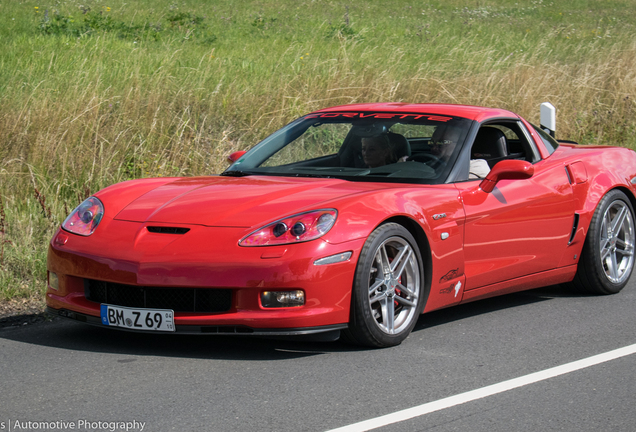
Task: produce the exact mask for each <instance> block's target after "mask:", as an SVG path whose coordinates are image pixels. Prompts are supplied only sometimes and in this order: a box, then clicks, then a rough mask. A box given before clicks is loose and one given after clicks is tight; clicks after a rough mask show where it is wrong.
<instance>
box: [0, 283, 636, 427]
mask: <svg viewBox="0 0 636 432" xmlns="http://www.w3.org/2000/svg"><path fill="white" fill-rule="evenodd" d="M634 280H636V278H632V282H630V284H629V285H628V286H627V287H626V288H625V289H624V290H623V292H621V293H620V294H618V295H614V296H602V297H594V296H582V295H576V294H572V293H570V292H569V291H567V290H565V289H563V288H561V287H549V288H544V289H540V290H533V291H528V292H525V293H519V294H513V295H508V296H504V297H499V298H495V299H489V300H483V301H480V302H475V303H471V304H467V305H463V306H459V307H455V308H451V309H447V310H443V311H438V312H434V313H431V314H428V315H424V316H422V317H421V318H420V320H419V322H418V325H417V327H416V329H415V331H414V332H413V333H412V334H411V336H410V337H409V338H408V339H407V340H406V341H405V342H404V343H403V344H402V345H400V346H398V347H394V348H390V349H383V350H365V349H359V348H356V347H352V346H349V345H346V344H345V343H342V342H334V343H322V342H321V343H318V342H307V341H293V340H264V339H255V338H246V337H215V336H185V337H184V336H179V337H176V336H174V335H154V334H138V333H127V332H119V331H112V330H106V329H101V328H96V327H91V326H87V325H83V324H80V323H75V322H71V321H62V320H56V321H53V322H48V323H38V324H32V325H27V326H23V327H21V328H5V329H0V365H1V368H2V369H1V370H2V375H1V378H0V431H2V430H11V431H13V430H16V431H17V430H71V429H70V426H72V425H74V426H75V430H91V431H97V430H111V431H114V430H126V429H125V428H122V427H125V426H124V425H120V424H117V423H111V422H133V421H137V422H139V423H143V424H144V426H143V430H144V431H149V432H154V431H172V430H175V431H326V430H329V429H334V428H339V427H343V426H347V425H351V424H353V423H356V422H360V421H363V420H368V419H372V418H376V417H378V416H381V415H385V414H391V413H394V412H396V411H400V410H403V409H406V408H410V407H414V406H419V405H422V404H425V403H429V402H433V401H437V400H439V399H442V398H446V397H449V396H453V395H457V394H461V393H464V392H468V391H471V390H475V389H480V388H483V387H485V386H489V385H492V384H497V383H500V382H502V381H506V380H510V379H513V378H517V377H520V376H524V375H527V374H531V373H534V372H539V371H542V370H545V369H548V368H552V367H555V366H559V365H563V364H567V363H570V362H574V361H576V360H580V359H584V358H587V357H590V356H594V355H597V354H601V353H604V352H607V351H611V350H615V349H617V348H621V347H625V346H630V345H633V344H635V343H636V313H635V311H636V283H634ZM635 370H636V354H634V355H626V356H624V357H621V358H618V359H615V360H611V361H608V362H605V363H601V364H598V365H596V366H591V367H587V368H584V369H581V370H578V371H574V372H571V373H567V374H564V375H560V376H557V377H554V378H551V379H546V380H543V381H540V382H536V383H534V384H529V385H525V386H522V387H519V388H516V389H513V390H509V391H505V392H502V393H498V394H495V395H492V396H487V397H483V398H479V399H477V400H474V401H470V402H467V403H463V404H459V405H456V406H453V407H450V408H446V409H442V410H439V411H435V412H432V413H430V414H425V415H422V416H417V417H415V418H412V419H409V420H405V421H401V422H398V423H393V424H390V425H388V426H384V427H381V428H379V429H375V430H378V431H382V432H386V431H435V432H440V431H487V432H496V431H506V432H509V431H553V430H559V431H576V432H581V431H600V430H603V431H606V430H610V431H629V432H632V431H634V430H636V376H635V373H634V371H635ZM100 421H101V422H106V423H102V424H99V423H98V422H100ZM16 422H18V424H16ZM27 422H48V423H49V424H46V425H42V424H39V423H32V424H30V425H29V424H28V423H27ZM52 422H66V423H67V424H66V425H64V424H61V423H56V424H53V423H52ZM16 426H19V428H16ZM43 426H44V427H43ZM82 426H83V428H82ZM78 427H79V429H78ZM133 427H135V428H134V429H133V428H130V429H128V430H141V426H140V424H137V425H133Z"/></svg>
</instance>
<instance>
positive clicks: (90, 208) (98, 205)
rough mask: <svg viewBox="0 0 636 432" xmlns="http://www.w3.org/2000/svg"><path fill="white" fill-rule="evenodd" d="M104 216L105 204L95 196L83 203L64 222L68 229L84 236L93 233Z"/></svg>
mask: <svg viewBox="0 0 636 432" xmlns="http://www.w3.org/2000/svg"><path fill="white" fill-rule="evenodd" d="M103 216H104V205H103V204H102V202H101V201H100V200H98V199H97V198H95V197H90V198H88V199H86V200H85V201H84V202H83V203H81V204H80V205H79V206H77V208H76V209H75V210H73V211H72V212H71V214H70V215H69V216H68V217H67V218H66V220H65V221H64V223H63V224H62V228H63V229H65V230H66V231H69V232H72V233H74V234H79V235H82V236H89V235H91V234H93V231H95V228H97V225H99V222H100V221H101V220H102V217H103Z"/></svg>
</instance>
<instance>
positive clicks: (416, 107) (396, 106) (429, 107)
mask: <svg viewBox="0 0 636 432" xmlns="http://www.w3.org/2000/svg"><path fill="white" fill-rule="evenodd" d="M334 111H347V112H351V111H381V112H405V113H406V112H408V113H422V114H425V113H426V114H439V115H447V116H456V117H463V118H467V119H470V120H476V121H478V122H481V121H484V120H486V119H489V118H493V117H496V118H502V117H505V118H515V119H516V118H519V116H517V115H516V114H514V113H513V112H511V111H508V110H504V109H499V108H486V107H479V106H472V105H454V104H412V103H364V104H352V105H340V106H335V107H330V108H324V109H321V110H318V111H315V112H334Z"/></svg>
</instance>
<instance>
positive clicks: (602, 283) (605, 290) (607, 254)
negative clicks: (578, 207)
mask: <svg viewBox="0 0 636 432" xmlns="http://www.w3.org/2000/svg"><path fill="white" fill-rule="evenodd" d="M635 243H636V240H635V229H634V209H633V208H632V204H631V203H630V201H629V199H628V198H627V196H625V194H624V193H623V192H621V191H619V190H613V191H610V192H609V193H608V194H607V195H605V196H604V197H603V199H602V200H601V202H600V203H599V205H598V207H597V208H596V211H595V212H594V216H593V217H592V222H591V223H590V228H589V231H588V234H587V238H586V239H585V245H584V246H583V252H582V253H581V259H580V261H579V267H578V269H577V273H576V277H575V278H574V281H573V282H572V283H573V285H574V286H575V287H577V288H579V289H581V290H583V291H587V292H590V293H593V294H615V293H617V292H619V291H620V290H622V289H623V287H624V286H625V285H626V284H627V281H628V280H629V277H630V276H631V274H632V271H633V269H634V245H635Z"/></svg>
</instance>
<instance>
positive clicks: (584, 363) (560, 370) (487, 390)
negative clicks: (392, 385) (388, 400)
mask: <svg viewBox="0 0 636 432" xmlns="http://www.w3.org/2000/svg"><path fill="white" fill-rule="evenodd" d="M634 353H636V344H634V345H629V346H626V347H623V348H619V349H616V350H613V351H608V352H606V353H603V354H598V355H595V356H592V357H588V358H585V359H581V360H577V361H574V362H572V363H567V364H564V365H561V366H556V367H553V368H550V369H546V370H544V371H539V372H534V373H531V374H529V375H525V376H522V377H519V378H513V379H511V380H508V381H503V382H500V383H498V384H493V385H489V386H486V387H482V388H480V389H476V390H471V391H468V392H466V393H461V394H458V395H455V396H450V397H447V398H444V399H440V400H437V401H433V402H429V403H425V404H423V405H419V406H416V407H413V408H408V409H405V410H402V411H398V412H395V413H392V414H387V415H383V416H381V417H376V418H374V419H369V420H365V421H361V422H359V423H354V424H352V425H349V426H343V427H340V428H337V429H332V430H330V431H327V432H363V431H369V430H372V429H377V428H380V427H383V426H387V425H390V424H393V423H398V422H401V421H405V420H410V419H412V418H415V417H419V416H423V415H425V414H429V413H432V412H435V411H440V410H443V409H446V408H450V407H454V406H456V405H461V404H464V403H466V402H471V401H474V400H477V399H482V398H485V397H488V396H492V395H495V394H497V393H503V392H505V391H508V390H512V389H515V388H518V387H523V386H526V385H529V384H533V383H536V382H539V381H543V380H547V379H550V378H554V377H557V376H559V375H564V374H567V373H570V372H574V371H577V370H580V369H585V368H588V367H590V366H594V365H597V364H600V363H605V362H608V361H610V360H616V359H617V358H621V357H625V356H628V355H631V354H634Z"/></svg>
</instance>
